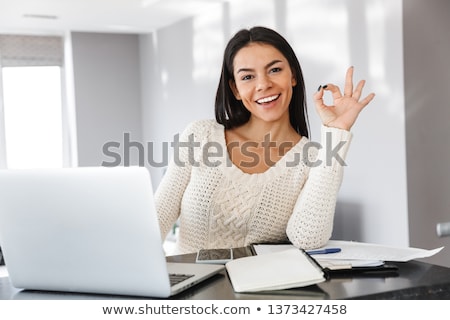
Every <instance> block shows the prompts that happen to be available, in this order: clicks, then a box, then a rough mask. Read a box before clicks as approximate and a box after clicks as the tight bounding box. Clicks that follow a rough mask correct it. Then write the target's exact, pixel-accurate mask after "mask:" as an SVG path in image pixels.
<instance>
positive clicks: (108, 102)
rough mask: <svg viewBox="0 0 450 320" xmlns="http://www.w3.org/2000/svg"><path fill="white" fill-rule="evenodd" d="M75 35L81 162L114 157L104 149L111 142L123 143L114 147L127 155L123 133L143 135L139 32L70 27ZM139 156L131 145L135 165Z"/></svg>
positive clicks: (138, 138)
mask: <svg viewBox="0 0 450 320" xmlns="http://www.w3.org/2000/svg"><path fill="white" fill-rule="evenodd" d="M71 39H72V59H73V70H74V71H73V73H74V81H73V82H74V91H75V105H76V126H77V130H76V132H77V139H76V140H77V146H78V150H77V151H78V165H79V166H100V165H102V163H103V162H104V161H106V162H113V161H115V159H113V158H112V157H108V156H105V154H104V152H103V145H104V144H105V143H108V142H111V141H113V142H118V143H121V148H113V149H111V151H114V152H117V153H121V157H122V160H125V159H123V156H124V155H123V144H124V134H125V133H129V134H130V140H131V141H134V140H136V141H139V142H140V141H141V138H142V133H141V131H142V128H141V121H140V119H141V100H140V88H141V87H140V77H139V68H140V66H139V37H138V36H137V35H128V34H122V35H121V34H102V33H84V32H72V34H71ZM137 158H138V152H137V149H135V148H130V157H129V160H130V163H131V164H136V163H137ZM122 164H123V163H122Z"/></svg>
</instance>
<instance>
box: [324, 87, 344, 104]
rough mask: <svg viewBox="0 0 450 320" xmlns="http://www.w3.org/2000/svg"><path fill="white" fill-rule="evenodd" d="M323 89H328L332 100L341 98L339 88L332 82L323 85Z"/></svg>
mask: <svg viewBox="0 0 450 320" xmlns="http://www.w3.org/2000/svg"><path fill="white" fill-rule="evenodd" d="M323 89H324V90H327V91H330V92H331V95H332V97H333V99H334V100H336V99H340V98H342V93H341V90H340V89H339V87H338V86H336V85H334V84H332V83H329V84H327V85H325V86H323Z"/></svg>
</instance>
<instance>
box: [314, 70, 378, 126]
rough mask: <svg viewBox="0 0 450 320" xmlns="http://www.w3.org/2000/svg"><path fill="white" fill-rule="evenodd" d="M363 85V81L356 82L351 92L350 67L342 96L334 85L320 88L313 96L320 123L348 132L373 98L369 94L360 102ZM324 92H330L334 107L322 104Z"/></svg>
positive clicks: (373, 95) (372, 95)
mask: <svg viewBox="0 0 450 320" xmlns="http://www.w3.org/2000/svg"><path fill="white" fill-rule="evenodd" d="M364 84H365V80H361V81H360V82H358V85H357V86H356V89H355V90H353V67H350V68H348V70H347V74H346V76H345V87H344V95H342V94H341V90H340V89H339V87H338V86H336V85H334V84H331V83H330V84H327V85H325V86H320V87H319V90H318V91H317V92H316V93H315V94H314V102H315V104H316V109H317V112H318V113H319V116H320V119H321V120H322V123H323V124H324V125H325V126H328V127H334V128H339V129H344V130H347V131H350V128H351V127H352V126H353V124H354V123H355V121H356V118H357V117H358V115H359V113H360V112H361V110H362V109H364V107H365V106H367V105H368V104H369V102H370V101H371V100H372V99H373V97H375V94H374V93H371V94H369V95H368V96H367V97H365V98H364V99H362V100H360V98H361V93H362V90H363V87H364ZM325 91H330V92H331V94H332V96H333V100H334V105H332V106H327V105H326V104H324V102H323V95H324V92H325Z"/></svg>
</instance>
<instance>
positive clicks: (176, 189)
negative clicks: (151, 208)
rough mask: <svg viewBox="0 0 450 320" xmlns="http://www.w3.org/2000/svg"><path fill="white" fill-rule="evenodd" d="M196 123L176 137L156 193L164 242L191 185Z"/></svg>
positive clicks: (157, 209)
mask: <svg viewBox="0 0 450 320" xmlns="http://www.w3.org/2000/svg"><path fill="white" fill-rule="evenodd" d="M195 127H196V125H195V123H192V124H190V125H189V126H188V127H187V128H186V129H185V130H184V131H183V133H182V134H181V135H179V136H178V135H177V136H175V139H174V143H173V157H172V159H171V161H170V163H169V165H168V167H167V170H166V172H165V174H164V176H163V178H162V180H161V182H160V184H159V186H158V188H157V189H156V192H155V204H156V211H157V213H158V221H159V226H160V230H161V237H162V239H163V240H164V239H165V237H166V236H167V234H168V232H169V231H170V229H171V228H172V227H173V225H174V223H175V222H176V221H177V219H178V217H179V215H180V211H181V201H182V199H183V195H184V192H185V190H186V187H187V185H188V183H189V180H190V177H191V169H192V163H193V159H192V151H193V148H192V147H193V145H192V146H191V145H190V144H192V143H194V141H195V134H194V132H195Z"/></svg>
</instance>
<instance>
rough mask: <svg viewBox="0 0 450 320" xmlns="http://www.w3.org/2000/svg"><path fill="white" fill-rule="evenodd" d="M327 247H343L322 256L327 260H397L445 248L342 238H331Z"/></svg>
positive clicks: (416, 256) (417, 256)
mask: <svg viewBox="0 0 450 320" xmlns="http://www.w3.org/2000/svg"><path fill="white" fill-rule="evenodd" d="M325 247H326V248H341V252H337V253H331V254H327V255H324V257H320V258H323V259H326V260H381V261H397V262H406V261H410V260H414V259H420V258H427V257H431V256H433V255H435V254H436V253H438V252H439V251H441V250H442V249H443V247H440V248H436V249H433V250H426V249H419V248H411V247H394V246H386V245H380V244H373V243H363V242H355V241H341V240H330V241H329V242H328V243H327V245H326V246H325ZM325 256H326V257H325Z"/></svg>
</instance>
